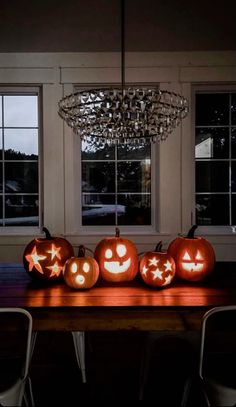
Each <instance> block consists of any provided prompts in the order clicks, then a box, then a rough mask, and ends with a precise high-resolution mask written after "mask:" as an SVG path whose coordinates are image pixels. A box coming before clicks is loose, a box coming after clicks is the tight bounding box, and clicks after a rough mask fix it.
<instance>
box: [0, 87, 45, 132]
mask: <svg viewBox="0 0 236 407" xmlns="http://www.w3.org/2000/svg"><path fill="white" fill-rule="evenodd" d="M3 98H4V126H5V127H37V126H38V97H37V95H35V96H32V95H25V96H22V95H21V96H19V95H16V96H13V95H9V96H4V97H3Z"/></svg>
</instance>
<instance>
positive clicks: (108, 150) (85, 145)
mask: <svg viewBox="0 0 236 407" xmlns="http://www.w3.org/2000/svg"><path fill="white" fill-rule="evenodd" d="M81 147H82V150H81V151H82V160H91V161H93V160H114V158H115V146H108V145H107V144H105V145H96V144H95V143H89V142H87V141H82V143H81Z"/></svg>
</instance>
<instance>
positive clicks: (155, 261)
mask: <svg viewBox="0 0 236 407" xmlns="http://www.w3.org/2000/svg"><path fill="white" fill-rule="evenodd" d="M161 246H162V244H161V242H159V244H158V245H157V246H156V249H155V251H153V252H147V253H145V254H144V255H143V256H142V257H141V259H140V265H139V270H140V274H141V277H142V279H143V281H144V282H145V283H146V284H147V285H150V286H152V287H165V286H168V285H169V284H170V283H171V282H172V281H173V279H174V276H175V261H174V259H173V257H172V256H171V255H170V254H169V253H168V252H162V251H161Z"/></svg>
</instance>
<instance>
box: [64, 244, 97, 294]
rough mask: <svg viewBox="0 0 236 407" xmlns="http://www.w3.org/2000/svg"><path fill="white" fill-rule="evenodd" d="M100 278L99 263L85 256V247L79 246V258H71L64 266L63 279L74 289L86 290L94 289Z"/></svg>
mask: <svg viewBox="0 0 236 407" xmlns="http://www.w3.org/2000/svg"><path fill="white" fill-rule="evenodd" d="M98 276H99V266H98V263H97V261H96V260H95V259H94V258H93V257H91V256H85V247H84V246H83V245H80V246H79V251H78V257H71V258H70V259H68V260H67V261H66V263H65V265H64V270H63V278H64V280H65V283H66V284H67V285H68V286H69V287H72V288H76V289H86V288H91V287H93V286H94V285H95V284H96V282H97V280H98Z"/></svg>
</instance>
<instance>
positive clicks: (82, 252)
mask: <svg viewBox="0 0 236 407" xmlns="http://www.w3.org/2000/svg"><path fill="white" fill-rule="evenodd" d="M84 256H85V247H84V245H82V244H81V245H80V246H79V250H78V257H84Z"/></svg>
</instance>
